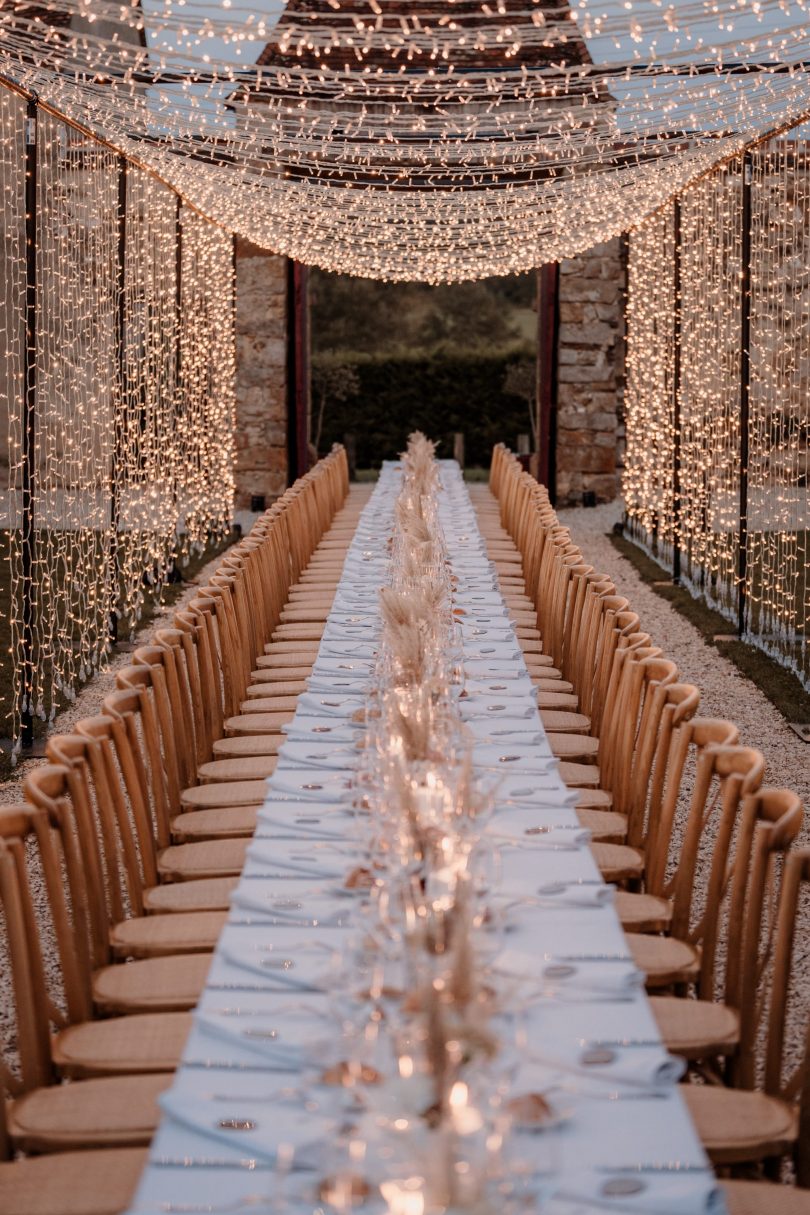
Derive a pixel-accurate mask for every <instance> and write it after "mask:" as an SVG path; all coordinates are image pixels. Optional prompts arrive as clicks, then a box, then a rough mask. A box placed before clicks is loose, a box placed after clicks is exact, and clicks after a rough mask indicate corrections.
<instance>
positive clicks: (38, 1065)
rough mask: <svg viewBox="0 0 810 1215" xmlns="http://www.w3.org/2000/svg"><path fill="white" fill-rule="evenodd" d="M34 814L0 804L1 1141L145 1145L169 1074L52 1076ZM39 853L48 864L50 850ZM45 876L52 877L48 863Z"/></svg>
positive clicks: (24, 1147) (51, 1001) (30, 1148)
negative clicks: (5, 1044)
mask: <svg viewBox="0 0 810 1215" xmlns="http://www.w3.org/2000/svg"><path fill="white" fill-rule="evenodd" d="M34 817H35V812H33V811H32V810H31V809H30V808H27V807H25V806H12V807H6V808H4V809H2V810H0V906H2V910H3V917H2V925H3V937H4V941H3V945H4V953H5V955H6V957H7V963H8V966H9V973H10V978H11V988H12V992H13V1000H12V1003H11V1005H10V1006H7V1007H6V1009H5V1010H4V1012H5V1016H6V1017H7V1018H9V1019H10V1020H11V1023H12V1026H13V1031H14V1032H13V1036H14V1042H15V1045H16V1057H17V1063H18V1068H17V1069H12V1067H10V1066H9V1065H8V1062H7V1061H6V1060H3V1061H0V1076H1V1077H2V1085H3V1086H4V1087H5V1090H6V1093H7V1095H8V1097H7V1099H6V1100H5V1102H4V1110H3V1114H4V1124H5V1132H6V1141H7V1145H11V1146H13V1147H14V1148H16V1149H18V1150H20V1151H24V1152H26V1153H29V1154H30V1153H39V1152H54V1151H64V1150H69V1149H73V1148H93V1147H108V1146H112V1147H134V1146H140V1145H146V1144H148V1143H149V1140H150V1139H151V1136H152V1133H153V1131H154V1128H155V1126H156V1124H157V1117H158V1109H157V1104H156V1101H157V1097H158V1095H159V1094H160V1093H161V1092H163V1091H164V1089H166V1088H167V1087H168V1085H169V1084H170V1082H171V1077H170V1076H168V1075H140V1076H117V1077H104V1078H98V1079H93V1080H83V1081H78V1082H76V1083H73V1084H71V1085H69V1086H68V1085H63V1084H60V1083H59V1082H58V1075H57V1070H56V1068H55V1066H54V1062H53V1059H52V1057H51V1047H50V1038H51V1028H52V1022H53V1021H54V1020H56V1019H57V1017H58V1014H57V1012H56V1005H55V1000H56V998H59V999H60V1002H61V1000H62V999H63V992H62V991H58V992H57V991H55V990H54V980H53V978H51V980H50V983H49V980H48V978H47V977H46V972H45V968H44V965H43V949H42V942H41V939H40V932H39V930H38V927H37V910H35V907H34V900H33V897H32V892H31V887H30V884H29V881H30V878H29V871H28V862H27V860H26V856H25V848H26V845H27V843H28V841H29V840H30V839H31V838H32V837H34V835H35V825H34V821H33V820H34ZM29 847H30V844H29ZM43 860H44V861H45V862H46V865H47V864H48V862H49V860H50V858H49V857H48V856H47V855H46V856H44V857H43ZM46 880H49V881H51V882H52V880H53V874H50V873H48V871H47V869H46ZM39 910H40V914H42V911H41V908H40V909H39ZM51 927H52V925H51ZM57 1023H58V1022H57ZM15 1073H16V1074H15ZM2 1101H3V1093H2V1088H0V1102H2ZM2 1172H3V1170H2V1168H0V1193H2ZM2 1209H3V1210H5V1209H6V1208H5V1207H3V1208H2Z"/></svg>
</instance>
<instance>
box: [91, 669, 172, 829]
mask: <svg viewBox="0 0 810 1215" xmlns="http://www.w3.org/2000/svg"><path fill="white" fill-rule="evenodd" d="M119 674H120V675H121V676H125V677H126V679H127V684H126V685H125V686H124V687H122V689H121V690H120V691H118V692H113V693H111V695H109V696H107V697H106V699H105V700H104V704H103V706H102V707H103V710H104V716H105V717H108V718H110V719H111V720H112V731H111V732H112V742H113V749H114V752H115V758H116V762H117V764H118V766H119V768H120V770H121V774H122V777H123V780H124V786H125V788H126V793H127V798H128V801H129V804H130V805H131V807H132V813H133V816H134V818H135V819H136V821H138V822H139V823H142V824H144V825H145V824H149V827H150V830H151V832H152V834H153V836H154V839H155V842H156V846H157V848H158V849H160V848H168V846H169V845H170V844H171V842H172V836H171V821H172V818H173V817H174V815H175V814H176V813H177V812H178V809H179V798H177V797H176V795H177V787H176V785H175V786H174V793H175V799H174V800H173V797H172V793H173V790H172V785H171V782H170V781H169V778H168V774H167V771H166V765H165V764H164V758H163V736H162V731H161V726H160V723H159V719H158V714H157V711H156V707H155V703H154V700H153V698H152V691H153V668H152V667H125V668H124V670H123V671H121V672H120V673H119ZM144 829H145V828H144Z"/></svg>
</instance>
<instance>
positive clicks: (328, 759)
mask: <svg viewBox="0 0 810 1215" xmlns="http://www.w3.org/2000/svg"><path fill="white" fill-rule="evenodd" d="M282 760H283V762H284V767H286V766H287V764H288V763H289V764H292V765H295V767H296V768H326V769H332V771H349V772H351V771H353V770H354V769H355V768H356V767H357V764H358V762H359V760H360V752H359V751H358V749H357V747H356V746H355V745H353V744H352V743H348V744H342V745H341V744H340V743H334V742H330V741H327V742H318V741H314V740H313V741H311V742H300V741H298V740H296V739H290V738H288V739H287V741H286V742H284V743H282V745H281V747H280V748H279V767H281V766H282ZM274 775H275V774H274Z"/></svg>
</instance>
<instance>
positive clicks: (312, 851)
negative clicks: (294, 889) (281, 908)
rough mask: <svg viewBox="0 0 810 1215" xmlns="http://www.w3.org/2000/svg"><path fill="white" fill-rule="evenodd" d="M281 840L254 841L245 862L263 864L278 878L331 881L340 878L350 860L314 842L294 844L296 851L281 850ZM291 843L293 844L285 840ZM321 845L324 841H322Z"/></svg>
mask: <svg viewBox="0 0 810 1215" xmlns="http://www.w3.org/2000/svg"><path fill="white" fill-rule="evenodd" d="M284 842H285V841H282V840H263V839H261V837H259V838H254V839H253V841H252V842H251V844H250V845H249V847H248V850H247V860H248V861H250V862H251V864H253V865H266V866H267V868H268V871H272V872H273V873H274V874H277V875H278V876H279V877H286V876H287V875H288V874H289V875H290V876H291V877H307V878H320V879H323V880H324V881H333V880H334V879H335V878H339V877H343V874H344V873H345V872H346V869H347V868H348V867H349V864H350V858H349V856H344V855H343V854H342V853H341V852H339V851H338V850H337V849H336V848H335V847H334V846H332V847H330V848H329V849H328V850H326V851H323V850H321V849H319V847H318V841H314V840H313V841H311V842H310V841H306V842H305V843H304V842H302V843H301V844H300V845H298V847H299V849H300V851H295V850H291V849H290V848H285V847H283V844H284ZM287 842H288V843H289V842H293V841H287ZM324 842H325V841H324Z"/></svg>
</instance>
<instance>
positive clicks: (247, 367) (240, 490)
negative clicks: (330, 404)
mask: <svg viewBox="0 0 810 1215" xmlns="http://www.w3.org/2000/svg"><path fill="white" fill-rule="evenodd" d="M236 453H237V454H236V511H237V517H238V516H239V515H240V514H241V513H242V512H249V511H250V510H251V506H252V505H253V506H254V507H255V506H256V499H261V498H264V502H265V505H266V506H269V505H270V504H271V502H272V501H273V500H274V499H275V498H277V497H278V496H279V495H280V494H282V493H283V492H284V490H285V488H286V486H287V259H286V257H280V256H279V255H278V254H275V253H268V252H267V251H266V250H264V249H258V248H256V246H255V245H251V244H250V243H249V242H247V241H244V240H241V239H240V240H239V241H238V242H237V246H236Z"/></svg>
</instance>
